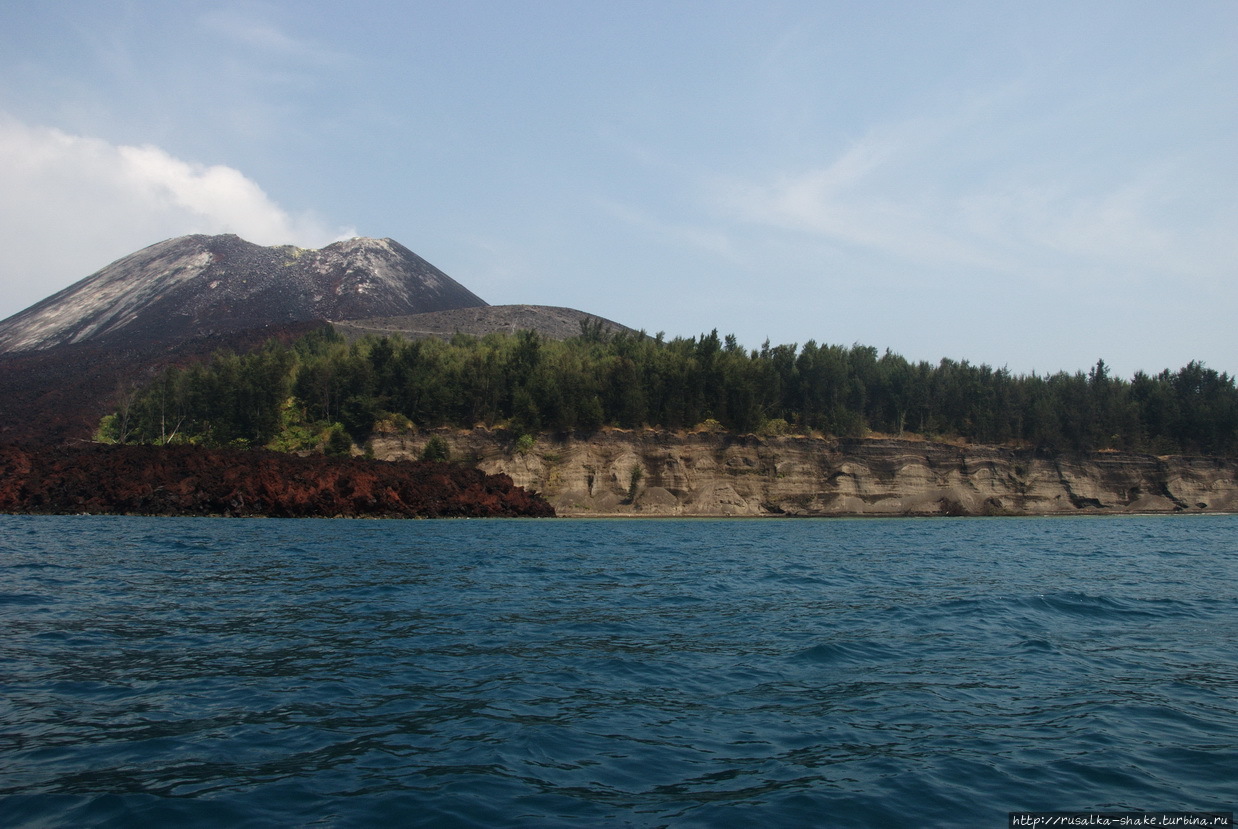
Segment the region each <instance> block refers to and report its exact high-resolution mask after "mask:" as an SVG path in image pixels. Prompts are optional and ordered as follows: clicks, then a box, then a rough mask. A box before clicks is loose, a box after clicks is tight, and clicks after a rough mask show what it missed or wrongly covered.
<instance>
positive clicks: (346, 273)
mask: <svg viewBox="0 0 1238 829" xmlns="http://www.w3.org/2000/svg"><path fill="white" fill-rule="evenodd" d="M486 305H487V303H486V302H485V301H483V300H482V299H481V298H479V297H478V296H477V295H476V294H474V293H473V292H472V291H470V290H468V289H467V288H465V287H464V286H463V285H461V284H460V283H459V282H456V281H455V280H454V279H452V278H451V277H449V276H448V275H447V274H445V273H443V272H442V271H441V270H439V269H438V268H436V267H434V266H433V265H431V264H430V263H429V262H427V261H426V260H424V259H422V258H421V257H420V256H418V255H417V254H415V253H413V252H412V251H411V250H409V249H408V248H406V247H404V246H403V245H401V244H399V243H398V242H395V241H393V240H391V239H367V238H357V239H349V240H347V241H342V242H336V243H334V244H331V245H327V246H326V247H324V248H322V249H320V250H308V249H305V248H298V247H294V246H291V245H281V246H275V247H263V246H261V245H255V244H252V243H250V242H247V241H245V240H244V239H241V238H240V237H238V236H234V235H231V234H228V235H222V236H203V235H197V236H182V237H179V238H176V239H169V240H167V241H164V242H159V243H158V244H154V245H151V246H150V247H147V248H144V249H142V250H140V251H137V252H136V253H133V254H130V255H129V256H126V257H124V258H123V259H119V260H117V261H116V262H113V263H112V264H110V265H108V266H107V267H105V268H103V269H102V270H100V271H98V272H97V273H94V274H92V275H91V276H88V277H86V278H85V279H83V280H81V281H80V282H77V283H76V284H74V285H71V286H69V287H68V288H65V289H64V290H63V291H60V292H59V293H56V294H53V295H52V296H50V297H48V298H47V299H45V300H43V301H42V302H39V303H37V304H35V305H33V306H31V307H30V308H27V309H26V310H25V311H22V312H20V313H18V314H15V315H14V316H12V317H9V318H8V319H7V320H4V321H3V322H0V353H6V352H7V353H14V352H30V351H42V350H47V349H51V348H55V347H57V346H64V345H86V344H89V345H92V346H98V347H122V348H133V347H139V348H141V347H148V346H152V345H163V346H172V345H175V344H178V343H183V342H186V341H189V340H194V339H203V338H218V337H221V336H227V335H228V334H230V333H233V332H241V331H253V330H256V329H271V328H282V327H287V326H289V325H295V324H297V323H305V322H309V321H315V320H320V321H335V320H346V319H364V318H368V317H392V316H402V315H412V314H421V313H428V312H435V311H451V310H457V309H463V308H480V307H486Z"/></svg>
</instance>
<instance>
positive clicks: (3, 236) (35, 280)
mask: <svg viewBox="0 0 1238 829" xmlns="http://www.w3.org/2000/svg"><path fill="white" fill-rule="evenodd" d="M0 192H3V193H4V194H5V196H4V199H3V200H2V201H0V246H2V248H3V250H4V256H3V257H2V258H0V289H2V293H0V318H5V317H8V316H10V315H11V314H13V313H16V312H17V311H20V310H22V309H23V308H25V307H27V306H29V305H31V304H33V303H35V302H37V301H39V300H40V299H43V298H44V297H46V296H48V295H50V294H52V293H54V292H55V291H57V290H60V289H61V288H64V287H66V286H67V285H70V284H72V283H73V282H76V281H77V280H79V279H81V278H82V277H85V276H87V275H89V274H91V273H93V272H94V271H96V270H98V269H99V268H101V267H103V266H104V265H107V264H108V263H109V262H112V261H114V260H116V259H118V258H120V257H121V256H125V255H126V254H129V253H132V252H133V251H135V250H138V249H140V248H142V247H145V246H146V245H150V244H153V243H155V242H158V241H161V240H163V239H167V238H170V237H173V236H180V235H184V234H189V233H236V234H237V235H239V236H241V237H242V238H245V239H247V240H249V241H251V242H255V243H258V244H265V245H272V244H297V245H301V246H304V247H319V246H321V245H323V244H327V243H329V242H331V241H333V240H336V239H340V238H346V237H348V236H352V235H355V234H354V232H353V231H352V230H351V229H344V228H338V227H330V226H328V225H327V224H326V223H325V222H323V221H322V220H321V219H319V218H318V217H316V216H314V215H312V214H303V215H292V214H289V213H288V212H287V211H286V210H284V209H283V208H281V207H280V206H279V205H278V204H276V203H275V202H273V201H272V200H271V198H270V197H269V196H268V195H267V194H266V193H264V192H263V191H262V188H261V187H259V186H258V184H257V183H255V182H254V181H252V180H250V179H249V178H247V177H246V176H245V175H244V174H242V173H241V172H240V171H238V170H235V169H233V168H231V167H227V166H223V165H210V166H208V165H203V164H195V163H192V162H188V161H184V160H182V159H179V158H176V157H174V156H172V155H170V154H169V153H167V152H166V151H164V150H162V149H160V148H158V147H154V146H149V145H147V146H142V147H131V146H118V145H113V144H110V143H108V142H106V141H102V140H100V139H97V138H89V137H83V136H75V135H68V134H66V133H64V132H61V131H59V130H56V129H51V128H47V127H35V126H29V125H26V124H23V123H20V122H17V121H15V120H11V119H0Z"/></svg>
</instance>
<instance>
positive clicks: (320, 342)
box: [99, 324, 1238, 454]
mask: <svg viewBox="0 0 1238 829" xmlns="http://www.w3.org/2000/svg"><path fill="white" fill-rule="evenodd" d="M412 424H416V425H417V426H421V427H432V426H441V425H454V426H460V427H471V426H475V425H477V424H485V425H489V426H498V425H501V426H507V427H509V428H511V429H513V430H516V431H518V432H520V433H536V432H538V431H543V430H550V431H569V430H575V431H585V432H589V431H593V430H596V429H599V428H601V427H603V426H607V425H610V426H617V427H622V428H638V427H642V426H655V427H663V428H668V429H688V428H694V427H698V426H701V425H702V424H705V425H706V426H707V427H712V428H718V429H726V430H730V431H733V432H737V433H750V432H755V433H758V434H765V435H777V434H787V433H797V434H809V433H821V434H828V435H836V436H861V435H865V434H869V433H872V432H879V433H887V434H895V435H901V434H905V433H908V432H913V433H918V434H921V435H924V436H927V437H931V438H946V437H951V438H955V437H957V438H962V439H965V440H968V441H972V442H977V443H992V444H1010V443H1013V444H1020V445H1028V446H1034V447H1045V448H1052V449H1058V450H1094V449H1124V450H1136V451H1147V452H1154V453H1159V454H1164V453H1205V454H1232V453H1235V452H1236V451H1238V389H1236V388H1235V378H1233V377H1230V376H1229V375H1228V374H1226V373H1218V372H1216V371H1215V370H1213V369H1210V368H1207V367H1205V366H1204V365H1203V364H1201V363H1198V362H1191V363H1189V364H1188V365H1186V366H1184V367H1183V368H1181V369H1179V370H1177V371H1170V370H1168V369H1166V370H1164V371H1162V372H1160V373H1159V374H1154V375H1153V374H1146V373H1143V372H1139V373H1137V374H1135V375H1134V377H1133V378H1131V379H1130V380H1125V379H1121V378H1118V377H1114V376H1113V375H1112V374H1111V373H1110V371H1109V369H1108V367H1107V366H1106V365H1105V363H1104V361H1103V360H1102V361H1098V362H1097V363H1096V365H1095V366H1094V367H1093V368H1092V369H1091V370H1090V371H1089V372H1087V373H1083V372H1076V373H1074V374H1070V373H1066V372H1059V373H1057V374H1052V375H1047V376H1040V375H1036V374H1032V375H1016V374H1012V373H1011V372H1009V371H1008V370H1006V369H1004V368H1001V369H994V368H991V367H989V366H987V365H983V364H981V365H973V364H971V363H969V362H968V361H966V360H961V361H956V360H951V359H943V360H941V361H940V362H939V363H937V364H931V363H928V362H911V361H908V360H906V359H904V358H903V357H901V356H899V355H897V354H894V353H891V352H890V351H886V352H885V353H884V354H879V353H878V351H877V349H875V348H872V347H869V346H861V345H853V346H850V347H848V346H840V345H819V344H817V343H816V342H815V341H810V342H807V343H804V344H803V345H794V344H793V345H778V346H771V345H770V344H769V343H768V342H766V343H765V344H764V345H762V346H761V348H759V349H746V348H744V347H742V346H741V345H740V344H739V343H738V342H737V341H736V339H735V337H734V336H726V337H719V336H718V333H717V332H716V331H713V332H711V333H709V334H704V335H701V336H697V337H687V338H684V337H677V338H675V339H671V340H666V339H665V338H664V337H663V336H662V335H660V334H659V335H658V336H656V337H649V336H647V335H645V334H644V333H643V332H642V333H617V334H609V333H606V332H605V331H604V330H603V329H602V327H601V325H600V324H585V325H582V329H581V333H580V335H579V336H576V337H573V338H571V339H567V340H552V339H547V338H544V337H542V336H540V335H538V334H537V333H536V332H533V331H522V332H518V333H515V334H488V335H486V336H484V337H475V336H469V335H463V334H458V335H456V336H455V337H453V338H452V339H450V340H440V339H418V340H404V339H402V338H398V337H379V338H367V339H362V340H359V341H356V342H352V343H349V342H347V341H346V340H344V339H343V338H342V337H341V336H339V335H338V334H337V333H335V332H334V331H333V330H331V329H323V330H321V331H317V332H314V333H311V334H309V335H307V336H305V337H303V338H301V339H300V340H297V341H295V342H294V343H292V344H291V345H283V344H280V343H277V342H274V341H273V342H270V343H268V344H266V345H265V346H264V347H262V348H260V349H258V350H256V351H253V352H250V353H247V354H234V353H228V352H221V353H218V354H216V355H215V356H214V357H213V358H212V359H211V360H209V361H208V362H205V363H201V364H195V365H189V366H183V367H175V368H170V369H167V370H165V371H164V372H162V373H161V374H159V375H158V376H157V377H155V378H154V379H153V380H152V381H151V382H149V383H148V384H146V385H144V386H142V387H141V388H138V389H131V390H130V391H129V392H128V393H127V394H124V395H122V397H121V401H120V405H119V407H118V409H117V411H116V412H115V413H114V414H112V415H109V416H108V417H107V418H105V419H104V422H103V423H102V424H101V426H100V432H99V436H100V438H101V439H104V440H111V441H116V442H149V443H177V442H195V443H204V444H208V445H227V444H237V445H253V446H272V447H273V448H278V449H284V450H295V449H302V448H319V449H325V450H326V451H344V450H346V449H347V448H348V447H349V446H351V445H352V443H354V442H356V443H363V442H364V441H365V440H366V439H367V438H368V436H369V435H370V434H371V433H372V432H373V431H374V430H375V429H376V428H385V427H395V428H404V427H408V426H410V425H412Z"/></svg>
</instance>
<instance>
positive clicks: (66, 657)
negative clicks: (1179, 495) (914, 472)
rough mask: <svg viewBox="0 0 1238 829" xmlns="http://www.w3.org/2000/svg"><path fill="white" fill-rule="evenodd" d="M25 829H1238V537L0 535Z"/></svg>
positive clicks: (210, 528) (1023, 529) (1059, 522)
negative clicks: (1103, 825) (1139, 814)
mask: <svg viewBox="0 0 1238 829" xmlns="http://www.w3.org/2000/svg"><path fill="white" fill-rule="evenodd" d="M0 573H2V577H0V625H2V627H0V630H3V636H0V824H3V825H5V826H38V827H43V826H47V827H58V826H73V827H91V826H114V827H131V826H177V827H196V826H203V827H204V826H210V827H214V826H228V827H266V826H313V827H334V826H341V827H344V826H349V827H351V826H357V827H360V826H383V825H388V826H397V825H398V826H428V827H539V829H541V828H542V827H579V826H630V827H656V826H671V827H681V826H682V827H715V826H717V827H730V826H824V827H831V826H839V827H869V826H871V827H893V826H897V827H902V826H916V827H933V826H949V827H953V826H969V827H970V826H994V827H996V826H1005V825H1006V819H1007V817H1006V816H1007V813H1008V812H1011V811H1033V810H1057V811H1061V810H1103V811H1118V810H1123V811H1124V810H1179V811H1186V810H1214V811H1216V810H1223V811H1229V810H1232V809H1233V808H1234V806H1235V804H1238V516H1191V517H1187V516H1179V517H1147V518H1144V517H1123V518H1027V519H1022V518H990V519H959V518H948V519H889V520H886V519H864V520H861V519H854V520H852V519H827V520H815V519H805V520H774V519H770V520H743V521H740V520H734V521H732V520H541V521H531V520H524V521H521V520H512V521H502V520H485V521H464V520H460V521H344V520H238V519H169V518H128V517H89V516H80V517H24V516H2V517H0Z"/></svg>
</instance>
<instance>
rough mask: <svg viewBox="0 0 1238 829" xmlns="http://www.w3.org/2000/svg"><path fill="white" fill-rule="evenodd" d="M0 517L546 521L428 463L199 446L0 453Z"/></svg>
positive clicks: (507, 496)
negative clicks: (0, 514) (118, 515)
mask: <svg viewBox="0 0 1238 829" xmlns="http://www.w3.org/2000/svg"><path fill="white" fill-rule="evenodd" d="M0 512H9V513H53V514H66V513H81V512H88V513H121V514H135V515H237V516H273V517H287V518H312V517H330V516H343V517H349V518H360V517H373V518H447V517H461V518H463V517H468V518H486V517H516V516H528V517H547V516H553V515H554V514H555V513H554V508H553V507H551V506H550V504H548V503H547V502H546V501H545V500H544V499H542V498H541V496H539V495H536V494H532V493H529V492H526V491H525V490H524V489H522V488H521V487H518V486H515V485H514V484H513V483H512V480H511V478H509V477H507V476H506V475H486V474H485V473H483V472H481V471H480V470H477V469H470V468H468V467H464V466H459V465H456V464H449V463H438V462H434V461H394V462H388V461H375V460H366V459H361V458H328V457H324V456H322V455H312V456H308V457H298V456H296V455H285V454H281V453H278V452H270V451H267V450H259V449H254V450H239V449H238V450H232V449H203V448H201V447H196V446H103V445H97V444H95V445H86V446H79V447H65V446H49V447H19V446H0Z"/></svg>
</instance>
